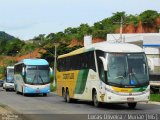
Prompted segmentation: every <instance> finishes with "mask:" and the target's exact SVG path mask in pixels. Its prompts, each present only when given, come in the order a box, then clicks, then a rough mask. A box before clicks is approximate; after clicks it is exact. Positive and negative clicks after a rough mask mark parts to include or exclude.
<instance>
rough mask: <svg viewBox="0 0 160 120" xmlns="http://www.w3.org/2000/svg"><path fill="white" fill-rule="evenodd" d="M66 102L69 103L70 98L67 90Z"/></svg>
mask: <svg viewBox="0 0 160 120" xmlns="http://www.w3.org/2000/svg"><path fill="white" fill-rule="evenodd" d="M66 102H67V103H71V98H70V96H69V90H68V89H67V90H66Z"/></svg>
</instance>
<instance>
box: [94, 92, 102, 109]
mask: <svg viewBox="0 0 160 120" xmlns="http://www.w3.org/2000/svg"><path fill="white" fill-rule="evenodd" d="M93 105H94V106H95V107H99V106H100V102H98V98H97V92H96V91H94V92H93Z"/></svg>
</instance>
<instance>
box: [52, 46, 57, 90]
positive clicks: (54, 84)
mask: <svg viewBox="0 0 160 120" xmlns="http://www.w3.org/2000/svg"><path fill="white" fill-rule="evenodd" d="M54 49H55V50H54V79H53V86H54V87H55V86H56V64H57V61H56V57H57V44H55V45H54Z"/></svg>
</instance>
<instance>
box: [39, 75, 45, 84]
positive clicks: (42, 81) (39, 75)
mask: <svg viewBox="0 0 160 120" xmlns="http://www.w3.org/2000/svg"><path fill="white" fill-rule="evenodd" d="M39 78H40V79H41V81H42V83H43V84H44V81H43V79H42V77H41V76H40V75H39Z"/></svg>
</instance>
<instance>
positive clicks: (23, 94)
mask: <svg viewBox="0 0 160 120" xmlns="http://www.w3.org/2000/svg"><path fill="white" fill-rule="evenodd" d="M22 95H23V96H26V94H25V93H24V88H23V87H22Z"/></svg>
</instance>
